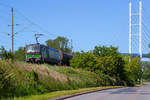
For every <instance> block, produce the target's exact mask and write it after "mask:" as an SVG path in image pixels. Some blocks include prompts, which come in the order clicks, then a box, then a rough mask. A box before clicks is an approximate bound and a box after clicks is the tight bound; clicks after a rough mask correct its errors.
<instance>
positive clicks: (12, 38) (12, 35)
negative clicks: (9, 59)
mask: <svg viewBox="0 0 150 100" xmlns="http://www.w3.org/2000/svg"><path fill="white" fill-rule="evenodd" d="M13 12H14V11H13V8H11V16H12V24H11V26H12V33H11V43H12V44H11V46H12V48H11V51H12V53H14V14H13Z"/></svg>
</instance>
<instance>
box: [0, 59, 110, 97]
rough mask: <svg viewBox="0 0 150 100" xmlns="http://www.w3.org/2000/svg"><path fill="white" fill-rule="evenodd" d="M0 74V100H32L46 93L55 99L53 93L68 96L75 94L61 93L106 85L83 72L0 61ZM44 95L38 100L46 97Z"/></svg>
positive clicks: (97, 77) (45, 65) (99, 78)
mask: <svg viewBox="0 0 150 100" xmlns="http://www.w3.org/2000/svg"><path fill="white" fill-rule="evenodd" d="M0 73H1V75H0V99H2V98H5V100H6V99H7V98H13V97H24V96H30V95H35V96H33V98H36V95H39V94H45V93H50V94H51V93H52V95H54V97H55V93H54V94H53V92H55V91H62V92H60V93H62V95H63V93H65V94H68V95H70V93H74V92H76V91H71V92H63V90H77V89H80V88H90V87H99V86H105V85H102V83H106V82H107V83H109V81H107V80H104V79H107V78H103V77H100V76H99V75H97V74H96V73H93V72H90V71H85V70H82V69H75V68H71V67H62V66H60V67H59V66H52V65H48V64H42V65H38V64H28V63H24V62H18V61H10V60H8V61H5V60H2V61H0ZM107 86H109V85H107ZM77 91H83V90H77ZM56 94H59V92H56ZM47 95H48V94H45V95H42V96H41V97H38V98H43V97H44V98H45V97H47ZM60 96H61V95H60ZM48 97H49V95H48ZM34 100H37V99H34ZM41 100H42V99H41Z"/></svg>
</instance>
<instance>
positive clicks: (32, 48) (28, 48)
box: [26, 45, 40, 53]
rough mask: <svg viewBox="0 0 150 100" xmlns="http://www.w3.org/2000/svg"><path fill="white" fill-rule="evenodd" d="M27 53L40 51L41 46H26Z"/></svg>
mask: <svg viewBox="0 0 150 100" xmlns="http://www.w3.org/2000/svg"><path fill="white" fill-rule="evenodd" d="M26 50H27V53H30V52H40V47H39V46H38V45H30V46H28V47H27V48H26Z"/></svg>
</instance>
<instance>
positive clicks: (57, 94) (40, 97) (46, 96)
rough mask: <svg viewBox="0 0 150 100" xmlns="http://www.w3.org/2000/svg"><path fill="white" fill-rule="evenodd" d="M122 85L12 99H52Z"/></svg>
mask: <svg viewBox="0 0 150 100" xmlns="http://www.w3.org/2000/svg"><path fill="white" fill-rule="evenodd" d="M121 87H122V86H108V87H93V88H84V89H78V90H66V91H56V92H51V93H46V94H41V95H32V96H27V97H20V98H14V99H13V100H54V99H55V98H59V97H62V96H68V95H74V94H79V93H84V92H87V91H88V92H89V91H96V90H101V89H107V88H121Z"/></svg>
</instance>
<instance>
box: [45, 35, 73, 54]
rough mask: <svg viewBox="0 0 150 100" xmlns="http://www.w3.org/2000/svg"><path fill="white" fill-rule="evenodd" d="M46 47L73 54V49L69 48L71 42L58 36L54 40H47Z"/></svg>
mask: <svg viewBox="0 0 150 100" xmlns="http://www.w3.org/2000/svg"><path fill="white" fill-rule="evenodd" d="M46 45H47V46H48V47H51V48H54V49H57V50H61V51H64V52H66V53H71V47H70V46H69V40H68V39H67V38H65V37H60V36H58V37H57V38H56V39H54V40H47V41H46Z"/></svg>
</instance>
